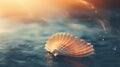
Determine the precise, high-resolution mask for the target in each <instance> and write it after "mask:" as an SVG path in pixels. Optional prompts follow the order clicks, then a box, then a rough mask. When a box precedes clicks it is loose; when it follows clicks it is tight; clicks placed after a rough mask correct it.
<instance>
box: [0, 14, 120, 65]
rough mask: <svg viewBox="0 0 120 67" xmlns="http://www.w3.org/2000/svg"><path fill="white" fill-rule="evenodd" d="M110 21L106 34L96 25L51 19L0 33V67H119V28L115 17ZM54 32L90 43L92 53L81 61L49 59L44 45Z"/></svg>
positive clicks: (64, 58) (60, 58) (63, 19)
mask: <svg viewBox="0 0 120 67" xmlns="http://www.w3.org/2000/svg"><path fill="white" fill-rule="evenodd" d="M113 15H114V14H113ZM111 18H112V19H110V20H109V21H111V23H110V24H111V28H112V29H111V30H107V32H106V31H104V30H103V28H102V26H101V25H100V24H99V23H95V22H91V21H76V20H70V19H67V18H62V19H61V18H57V19H56V18H53V19H48V21H49V23H46V24H38V23H31V24H21V25H19V26H20V27H19V28H16V27H15V28H16V30H14V31H13V32H10V33H9V32H8V33H0V67H120V36H119V34H120V32H119V29H120V28H119V26H118V25H119V23H118V21H117V20H114V19H115V18H114V16H113V17H111ZM68 22H69V23H68ZM115 22H116V23H115ZM116 28H117V29H116ZM57 32H68V33H71V34H73V35H76V36H78V37H80V38H81V39H84V40H86V41H87V42H90V43H92V44H93V45H94V49H95V54H94V55H91V56H88V57H82V58H72V57H64V56H60V57H56V58H54V57H51V56H48V54H47V52H46V50H44V46H45V43H46V41H47V39H48V38H49V37H50V36H51V35H52V34H55V33H57Z"/></svg>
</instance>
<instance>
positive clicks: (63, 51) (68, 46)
mask: <svg viewBox="0 0 120 67" xmlns="http://www.w3.org/2000/svg"><path fill="white" fill-rule="evenodd" d="M45 49H46V50H47V51H48V52H50V53H52V54H53V55H54V56H57V55H63V56H71V57H83V56H88V55H91V54H93V53H94V49H93V45H91V44H90V43H87V42H86V41H84V40H82V39H80V38H78V37H76V36H74V35H72V34H69V33H64V32H61V33H56V34H54V35H52V36H51V37H50V38H49V39H48V41H47V43H46V45H45Z"/></svg>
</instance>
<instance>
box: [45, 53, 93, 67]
mask: <svg viewBox="0 0 120 67" xmlns="http://www.w3.org/2000/svg"><path fill="white" fill-rule="evenodd" d="M46 64H47V66H46V67H94V63H93V60H92V58H91V57H82V58H78V57H69V56H57V57H54V56H52V55H51V56H49V57H48V60H47V62H46Z"/></svg>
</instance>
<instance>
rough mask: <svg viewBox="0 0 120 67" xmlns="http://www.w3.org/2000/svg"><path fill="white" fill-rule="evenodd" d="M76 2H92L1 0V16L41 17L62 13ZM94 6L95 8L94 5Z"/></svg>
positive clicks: (73, 0)
mask: <svg viewBox="0 0 120 67" xmlns="http://www.w3.org/2000/svg"><path fill="white" fill-rule="evenodd" d="M76 4H81V5H82V4H83V5H88V7H91V6H89V5H90V4H89V3H88V2H86V1H84V0H64V1H63V0H0V17H8V18H11V17H12V18H14V17H24V18H25V17H27V18H28V17H29V18H31V17H39V16H51V15H61V14H64V13H66V12H67V11H66V9H67V8H70V6H71V5H72V6H74V5H76ZM92 8H94V7H93V6H92Z"/></svg>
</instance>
